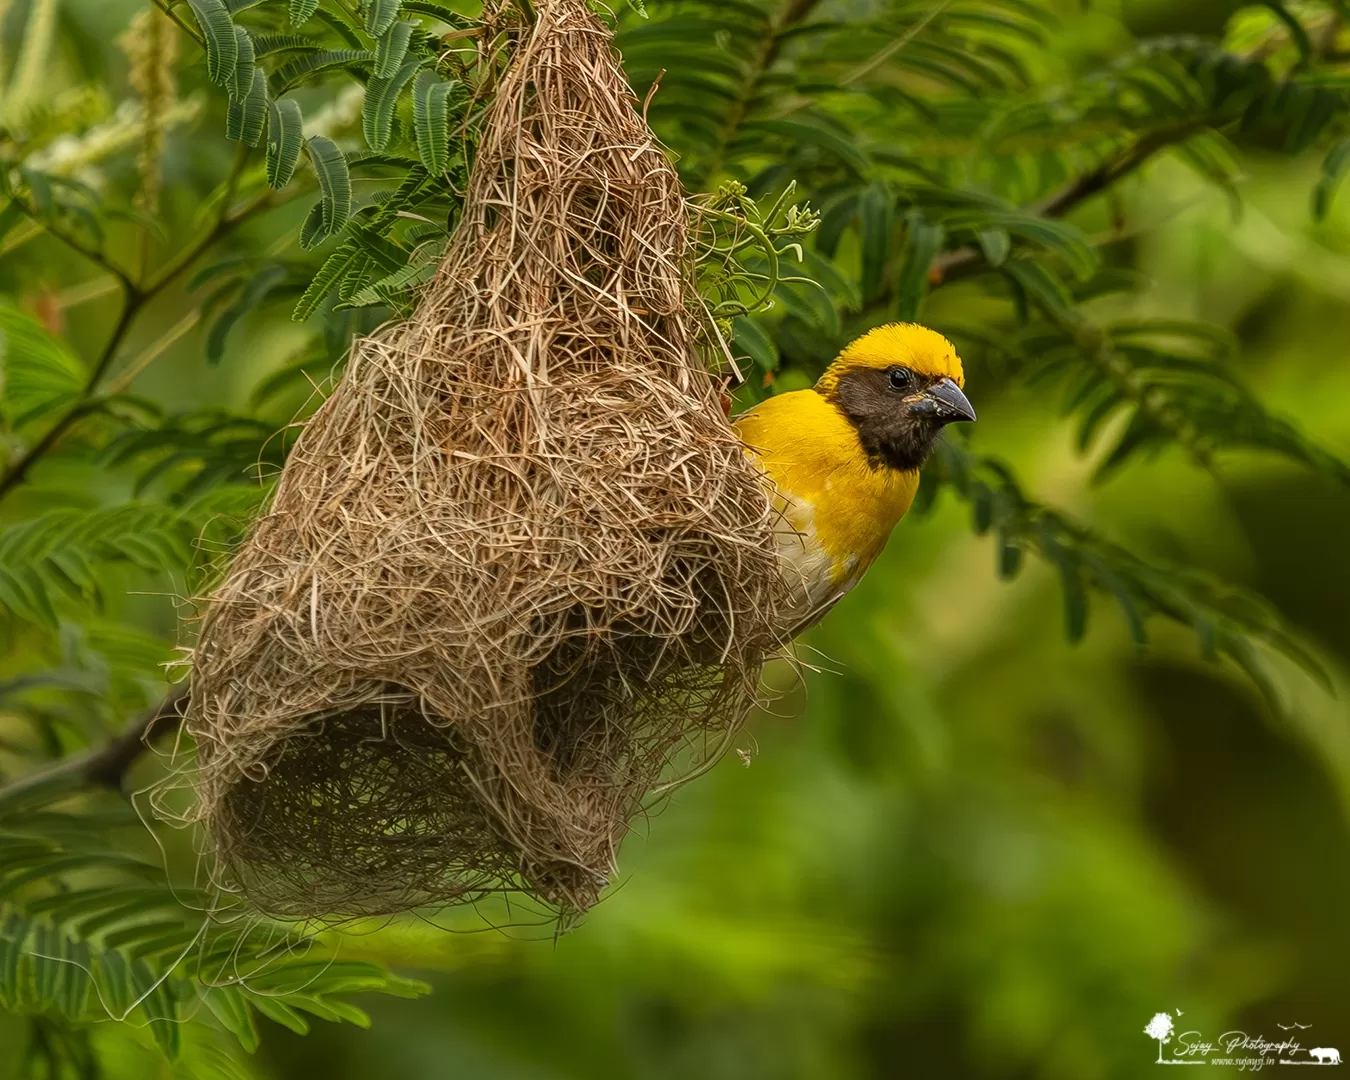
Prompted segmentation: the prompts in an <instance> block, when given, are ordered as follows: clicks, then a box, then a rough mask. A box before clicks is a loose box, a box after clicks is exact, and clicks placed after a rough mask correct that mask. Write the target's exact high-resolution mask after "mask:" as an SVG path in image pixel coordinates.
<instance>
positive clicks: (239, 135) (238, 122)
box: [225, 67, 268, 146]
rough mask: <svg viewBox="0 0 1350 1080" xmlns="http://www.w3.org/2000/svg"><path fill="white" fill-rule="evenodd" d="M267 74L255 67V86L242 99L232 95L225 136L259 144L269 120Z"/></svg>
mask: <svg viewBox="0 0 1350 1080" xmlns="http://www.w3.org/2000/svg"><path fill="white" fill-rule="evenodd" d="M267 105H268V98H267V76H266V75H264V74H263V72H262V69H261V68H256V67H255V68H254V69H253V87H252V89H251V90H250V91H249V93H248V94H247V95H245V96H244V97H243V98H242V99H240V98H235V97H231V98H230V103H229V107H228V109H227V110H226V113H225V137H226V138H227V139H233V140H234V141H235V142H241V143H244V144H245V145H247V146H257V145H258V140H259V139H261V138H262V133H263V125H264V124H265V123H266V121H267Z"/></svg>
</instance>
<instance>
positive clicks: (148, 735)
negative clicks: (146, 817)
mask: <svg viewBox="0 0 1350 1080" xmlns="http://www.w3.org/2000/svg"><path fill="white" fill-rule="evenodd" d="M188 688H189V683H188V682H187V681H186V680H185V681H183V682H181V683H178V684H177V685H176V686H174V687H173V688H172V689H171V690H170V691H169V692H168V693H167V694H166V695H165V696H164V698H163V700H161V701H160V702H159V703H158V704H157V705H154V706H152V707H151V708H149V709H147V710H145V712H143V713H141V714H140V715H139V716H137V717H136V718H135V719H134V720H133V721H132V722H131V723H130V724H128V725H127V726H126V728H124V729H123V730H122V732H121V733H120V734H118V735H115V736H114V737H113V738H112V739H110V740H108V742H106V743H104V744H103V746H101V747H98V748H97V749H94V750H88V751H86V752H85V753H83V754H71V755H70V756H69V757H65V758H62V759H61V760H60V761H58V762H56V763H55V764H53V765H51V766H49V767H48V768H46V769H39V770H38V771H37V772H34V773H30V774H29V775H27V776H21V777H19V778H18V779H17V780H13V781H11V782H10V783H8V784H6V785H4V786H3V787H0V807H6V806H9V805H10V804H12V803H14V802H16V801H22V802H35V801H36V802H49V801H51V800H53V799H56V798H60V797H61V796H63V795H68V794H71V793H73V792H76V791H79V790H81V789H83V788H87V787H105V788H112V789H114V790H121V788H122V785H123V783H124V782H125V781H126V777H127V773H128V772H130V771H131V767H132V765H134V764H135V763H136V761H137V760H138V759H139V758H140V756H141V755H142V754H143V753H145V751H146V750H148V749H149V748H150V744H151V743H152V742H153V741H154V740H155V739H158V738H161V737H162V736H164V735H167V734H168V733H169V732H171V731H173V730H175V729H176V728H177V727H178V725H179V724H180V723H181V722H182V719H183V706H184V705H185V704H186V703H187V696H188Z"/></svg>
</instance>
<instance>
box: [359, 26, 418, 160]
mask: <svg viewBox="0 0 1350 1080" xmlns="http://www.w3.org/2000/svg"><path fill="white" fill-rule="evenodd" d="M398 25H399V26H407V25H408V24H407V23H399V24H398ZM421 66H422V62H421V61H420V60H409V61H408V62H407V63H406V64H404V65H403V66H402V67H401V68H399V69H398V71H397V72H395V73H394V75H392V76H391V77H389V78H387V79H386V78H381V77H379V76H376V77H375V78H372V79H371V80H370V82H369V83H368V84H367V85H366V101H365V106H364V108H363V109H362V111H361V130H362V132H363V133H364V134H365V136H366V142H367V143H369V144H370V147H371V149H372V150H383V149H384V148H385V146H386V145H387V144H388V142H389V135H390V133H391V131H392V129H393V120H394V106H395V104H396V103H397V101H398V95H399V93H400V92H401V91H402V90H403V88H404V87H405V86H407V85H408V80H409V79H411V78H412V77H413V73H414V72H416V71H417V69H418V68H419V67H421Z"/></svg>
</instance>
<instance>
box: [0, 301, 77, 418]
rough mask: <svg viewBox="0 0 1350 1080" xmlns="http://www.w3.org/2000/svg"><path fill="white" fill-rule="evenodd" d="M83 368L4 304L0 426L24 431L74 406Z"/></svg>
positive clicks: (64, 347)
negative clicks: (35, 423) (41, 420)
mask: <svg viewBox="0 0 1350 1080" xmlns="http://www.w3.org/2000/svg"><path fill="white" fill-rule="evenodd" d="M85 377H86V376H85V371H84V365H82V364H81V363H80V361H79V359H78V358H77V357H76V356H75V354H74V353H73V352H71V350H70V348H69V346H67V345H66V343H65V342H63V341H61V340H59V339H57V338H54V337H52V335H51V334H49V333H48V332H47V331H46V329H44V328H43V326H42V324H40V323H39V322H38V321H37V320H36V319H34V318H33V317H32V316H30V315H26V314H24V313H23V312H21V311H19V310H18V309H17V308H14V307H11V306H9V305H8V304H6V303H3V302H0V421H4V422H5V423H7V424H9V425H10V426H12V427H16V428H17V427H22V426H24V425H26V424H28V423H30V422H32V421H34V420H38V419H41V418H42V417H44V416H47V415H49V414H51V413H53V412H56V411H58V410H60V409H64V408H66V407H68V406H69V405H71V404H72V403H73V402H74V401H75V400H76V399H77V398H78V397H79V395H80V393H81V391H82V390H83V388H84V382H85Z"/></svg>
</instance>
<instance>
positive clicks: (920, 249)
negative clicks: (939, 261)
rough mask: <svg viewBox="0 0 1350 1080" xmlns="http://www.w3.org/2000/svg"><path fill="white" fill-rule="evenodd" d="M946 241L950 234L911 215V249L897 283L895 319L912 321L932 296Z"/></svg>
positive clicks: (906, 253)
mask: <svg viewBox="0 0 1350 1080" xmlns="http://www.w3.org/2000/svg"><path fill="white" fill-rule="evenodd" d="M945 238H946V233H945V231H944V230H943V228H942V226H941V225H940V224H938V223H937V222H932V221H928V220H926V219H925V218H924V217H923V215H921V214H919V213H911V214H910V215H909V246H908V248H907V249H906V252H905V262H904V265H903V266H902V267H901V269H900V278H899V281H898V282H897V283H896V305H895V309H896V315H895V317H896V318H897V319H899V320H900V321H901V322H912V321H913V320H914V319H916V318H917V317H918V314H919V306H920V304H922V302H923V298H924V297H925V296H927V295H928V275H929V272H930V270H931V269H932V266H933V260H934V259H935V258H936V257H937V254H938V252H940V251H941V250H942V243H943V240H944V239H945Z"/></svg>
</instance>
